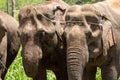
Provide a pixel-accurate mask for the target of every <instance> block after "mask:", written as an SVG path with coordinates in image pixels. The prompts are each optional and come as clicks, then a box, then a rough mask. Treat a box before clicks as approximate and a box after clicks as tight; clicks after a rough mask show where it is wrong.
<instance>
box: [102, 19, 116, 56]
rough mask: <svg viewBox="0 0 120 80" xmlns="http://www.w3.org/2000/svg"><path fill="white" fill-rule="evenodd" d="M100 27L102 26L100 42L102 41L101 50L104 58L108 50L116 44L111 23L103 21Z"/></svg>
mask: <svg viewBox="0 0 120 80" xmlns="http://www.w3.org/2000/svg"><path fill="white" fill-rule="evenodd" d="M102 26H103V35H102V40H103V50H104V53H103V55H104V56H106V55H107V51H108V50H109V48H110V47H112V46H114V45H115V44H116V42H115V37H114V33H113V28H112V26H113V25H112V23H111V22H110V21H109V20H105V21H104V22H103V24H102Z"/></svg>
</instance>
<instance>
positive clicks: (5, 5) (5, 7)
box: [0, 0, 102, 80]
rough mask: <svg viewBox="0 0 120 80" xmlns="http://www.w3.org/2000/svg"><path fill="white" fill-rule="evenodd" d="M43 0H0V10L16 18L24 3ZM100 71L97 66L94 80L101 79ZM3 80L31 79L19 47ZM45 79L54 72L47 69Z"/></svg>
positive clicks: (68, 0)
mask: <svg viewBox="0 0 120 80" xmlns="http://www.w3.org/2000/svg"><path fill="white" fill-rule="evenodd" d="M44 1H45V0H0V10H1V11H4V12H6V13H8V14H10V15H12V16H13V17H15V18H16V19H17V14H18V13H19V10H20V9H21V8H22V7H23V6H25V5H35V4H40V3H42V2H44ZM64 1H65V2H66V3H68V4H70V5H73V4H85V3H94V2H98V1H102V0H64ZM100 74H101V71H100V69H99V68H98V71H97V74H96V80H102V79H101V77H100ZM5 80H32V79H31V78H28V77H27V76H26V75H25V72H24V69H23V66H22V58H21V49H20V50H19V52H18V55H17V57H16V59H15V60H14V62H13V63H12V65H11V66H10V68H9V70H8V73H7V75H6V77H5ZM47 80H56V77H55V75H54V73H53V72H52V71H50V70H47Z"/></svg>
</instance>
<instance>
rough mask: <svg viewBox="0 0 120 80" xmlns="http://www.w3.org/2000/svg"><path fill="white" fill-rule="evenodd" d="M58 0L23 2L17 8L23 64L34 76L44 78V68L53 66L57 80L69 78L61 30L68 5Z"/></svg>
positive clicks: (43, 79) (37, 79) (30, 74)
mask: <svg viewBox="0 0 120 80" xmlns="http://www.w3.org/2000/svg"><path fill="white" fill-rule="evenodd" d="M57 1H58V2H57ZM57 1H55V0H54V1H52V0H50V1H46V2H44V3H42V4H38V5H34V6H24V7H23V8H22V9H21V10H20V12H19V24H20V26H19V36H20V41H21V44H22V62H23V67H24V70H25V73H26V75H27V76H28V77H31V78H32V79H33V80H46V69H48V70H52V71H53V72H54V73H55V75H56V79H57V80H68V79H67V78H68V77H67V65H66V50H65V48H64V45H63V40H62V34H63V28H64V23H65V12H66V9H67V7H69V5H67V4H66V3H64V2H63V1H62V0H57ZM59 1H60V2H59ZM61 3H62V4H61ZM63 3H64V4H63Z"/></svg>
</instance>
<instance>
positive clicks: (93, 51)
mask: <svg viewBox="0 0 120 80" xmlns="http://www.w3.org/2000/svg"><path fill="white" fill-rule="evenodd" d="M88 51H89V57H90V58H97V57H98V56H99V55H100V54H101V51H102V50H101V48H99V47H98V46H97V45H96V44H92V43H91V44H90V45H89V46H88Z"/></svg>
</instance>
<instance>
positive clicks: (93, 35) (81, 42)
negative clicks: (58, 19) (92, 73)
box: [64, 5, 103, 80]
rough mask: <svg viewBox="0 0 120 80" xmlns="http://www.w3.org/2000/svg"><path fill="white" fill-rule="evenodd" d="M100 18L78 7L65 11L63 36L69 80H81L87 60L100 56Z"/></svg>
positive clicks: (89, 10)
mask: <svg viewBox="0 0 120 80" xmlns="http://www.w3.org/2000/svg"><path fill="white" fill-rule="evenodd" d="M101 18H102V17H101V16H100V15H99V13H97V12H96V11H94V10H92V9H87V8H86V7H81V6H78V5H74V6H71V7H70V8H69V9H68V10H67V12H66V17H65V20H66V26H65V32H64V36H65V40H66V45H67V46H66V48H67V70H68V77H69V80H82V75H83V70H84V67H85V65H86V63H87V62H88V59H89V58H96V57H97V56H99V55H100V54H101V49H102V44H101V43H102V32H103V30H102V27H101V25H100V24H101Z"/></svg>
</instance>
